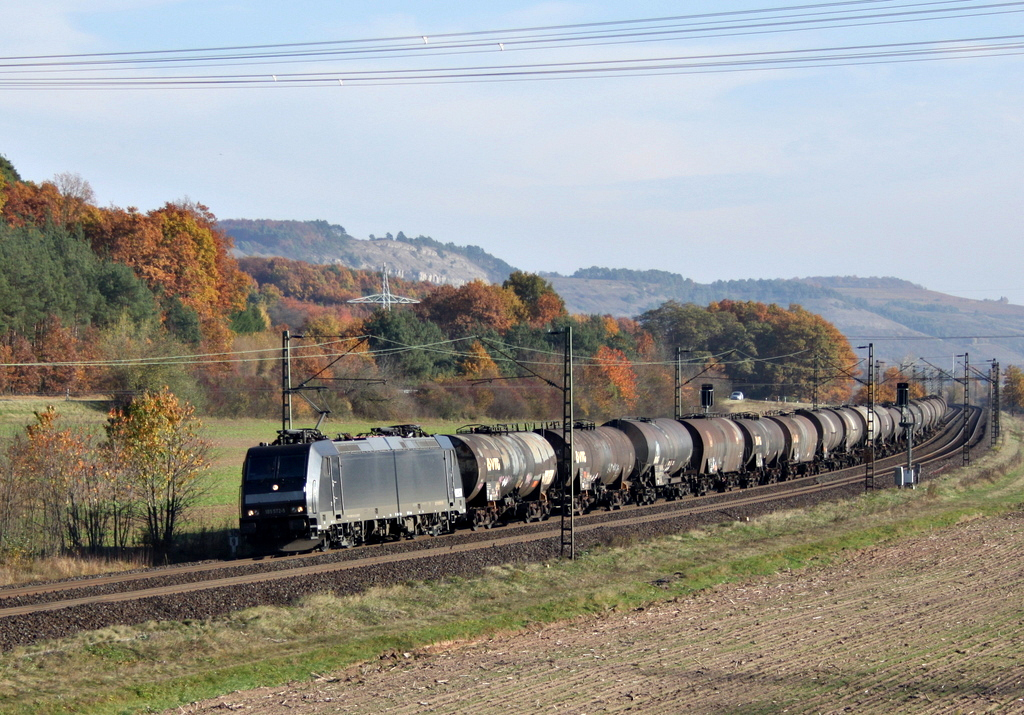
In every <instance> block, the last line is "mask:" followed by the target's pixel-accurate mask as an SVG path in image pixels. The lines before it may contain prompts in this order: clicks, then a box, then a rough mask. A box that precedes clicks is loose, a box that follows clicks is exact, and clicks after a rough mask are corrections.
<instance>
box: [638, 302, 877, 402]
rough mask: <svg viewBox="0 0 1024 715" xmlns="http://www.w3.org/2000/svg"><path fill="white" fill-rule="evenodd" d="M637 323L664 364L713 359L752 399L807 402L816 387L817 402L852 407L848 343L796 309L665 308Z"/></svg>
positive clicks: (748, 305) (737, 305) (746, 305)
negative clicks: (676, 354) (672, 358)
mask: <svg viewBox="0 0 1024 715" xmlns="http://www.w3.org/2000/svg"><path fill="white" fill-rule="evenodd" d="M639 322H640V324H641V325H642V326H643V327H645V328H646V329H648V330H649V331H650V332H651V333H652V334H653V335H654V336H655V338H656V340H659V341H660V342H661V344H662V346H663V348H664V349H665V356H666V357H668V350H670V349H674V348H675V347H677V346H678V347H682V348H685V349H687V350H690V351H692V352H691V354H695V355H700V354H704V355H707V356H708V357H709V358H711V357H714V359H715V360H717V361H718V362H719V363H720V364H721V365H722V366H723V368H724V369H725V370H726V372H727V374H728V376H729V378H730V380H732V381H733V383H734V385H736V386H740V387H742V389H743V391H744V392H746V393H747V394H748V395H749V396H751V397H758V398H763V397H773V396H790V397H797V398H799V399H803V400H809V399H810V398H811V396H812V394H813V392H814V387H815V385H816V386H817V394H818V400H819V401H820V402H826V403H829V402H831V403H839V402H845V401H847V400H849V399H850V395H851V393H852V385H853V378H854V376H855V369H856V364H857V358H856V356H855V355H854V354H853V350H852V349H851V348H850V345H849V342H848V341H847V340H846V338H845V337H843V335H842V334H841V333H840V332H839V330H838V329H836V327H835V326H834V325H832V324H831V323H829V322H828V321H826V320H825V319H824V318H822V317H821V316H819V315H816V314H814V313H811V312H809V311H807V310H804V309H803V308H802V307H800V306H799V305H791V306H790V307H789V308H788V309H785V308H781V307H780V306H778V305H765V304H764V303H757V302H754V301H745V302H744V301H731V300H723V301H719V302H717V303H711V304H710V305H709V306H708V307H707V308H701V307H699V306H696V305H693V304H687V305H680V304H679V303H676V302H674V301H669V302H668V303H665V304H663V305H662V306H660V307H659V308H656V309H654V310H650V311H647V312H646V313H644V314H643V315H641V316H640V318H639Z"/></svg>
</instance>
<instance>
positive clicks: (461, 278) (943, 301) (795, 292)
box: [220, 219, 1024, 369]
mask: <svg viewBox="0 0 1024 715" xmlns="http://www.w3.org/2000/svg"><path fill="white" fill-rule="evenodd" d="M220 227H221V228H222V229H224V231H225V232H227V233H228V235H230V236H231V237H232V238H233V239H234V241H235V252H236V253H237V254H238V255H250V256H283V257H285V258H292V259H296V260H304V261H309V262H311V263H340V264H342V265H345V266H349V267H350V268H359V269H363V270H379V269H380V267H381V265H382V264H384V263H387V265H388V270H389V272H390V273H391V274H392V275H398V276H400V277H402V278H406V279H409V280H420V281H430V282H432V283H438V284H441V283H449V284H453V285H461V284H463V283H466V282H468V281H471V280H474V279H482V280H485V281H489V282H491V283H501V282H502V281H504V280H505V278H507V277H508V274H509V273H511V272H512V271H513V270H515V269H514V268H513V267H512V266H510V265H509V264H508V263H506V262H505V261H503V260H501V259H499V258H496V257H494V256H492V255H490V254H489V253H487V252H486V251H484V250H483V249H482V248H479V247H477V246H465V247H462V246H456V245H454V244H452V243H441V242H439V241H435V240H434V239H432V238H428V237H424V236H418V237H416V238H407V237H406V236H405V235H404V234H403V233H401V232H399V234H398V235H397V236H394V237H392V236H391V235H390V234H388V235H387V236H386V237H384V238H376V237H373V236H371V237H370V239H369V240H364V239H358V238H354V237H352V236H350V235H349V234H348V233H346V231H345V229H344V228H343V227H341V226H337V225H332V224H329V223H327V222H326V221H270V220H258V221H252V220H245V219H232V220H225V221H221V222H220ZM542 275H544V277H545V278H546V279H547V280H549V281H551V283H552V284H553V285H554V287H555V290H557V291H558V293H559V294H560V295H561V296H562V298H563V299H564V300H565V303H566V307H567V308H568V309H569V310H570V312H573V313H586V314H593V313H598V314H609V315H613V316H627V317H636V316H637V315H639V314H641V313H643V312H644V311H646V310H650V309H651V308H656V307H658V306H659V305H661V304H662V303H664V302H665V301H668V300H675V301H678V302H680V303H696V304H698V305H707V304H708V303H710V302H711V301H716V300H723V299H727V298H728V299H732V300H756V301H760V302H762V303H777V304H779V305H782V306H788V305H789V304H791V303H798V304H800V305H802V306H803V307H804V308H806V309H807V310H810V311H812V312H814V313H818V314H819V315H821V316H823V317H824V318H825V319H826V320H828V321H829V322H831V323H833V324H834V325H835V326H836V327H837V328H839V330H840V331H842V333H843V334H844V335H846V336H847V338H849V340H850V342H851V343H852V344H853V346H854V347H857V346H858V345H862V344H864V343H865V342H867V340H868V339H871V340H872V341H873V342H874V343H875V354H876V356H877V357H878V359H879V360H884V361H886V362H887V363H889V364H893V363H897V362H899V361H901V360H903V359H907V358H909V359H912V360H916V359H917V358H919V357H924V358H926V359H928V360H929V361H930V362H932V363H935V364H937V365H939V366H941V367H943V368H946V369H949V368H951V367H952V365H953V356H954V355H955V354H960V353H962V352H963V351H964V347H965V341H964V340H963V339H962V338H958V339H955V340H936V339H931V338H929V337H928V336H931V335H938V336H950V337H958V336H980V337H978V338H976V339H974V340H972V341H971V342H970V343H968V344H967V350H968V351H969V352H970V353H971V355H972V358H973V359H977V360H979V361H980V360H984V359H989V358H995V359H997V360H999V361H1000V362H1002V363H1013V364H1017V365H1024V338H1014V339H1002V338H1000V339H996V338H993V337H991V336H1003V335H1024V306H1019V305H1012V304H1010V303H1008V302H1007V301H1005V300H1003V301H992V300H981V301H979V300H970V299H967V298H957V297H954V296H950V295H946V294H943V293H939V292H936V291H931V290H928V289H926V288H924V287H922V286H919V285H916V284H914V283H911V282H909V281H905V280H901V279H899V278H858V277H856V276H832V277H813V278H800V279H766V280H737V281H715V282H714V283H706V284H702V283H697V282H695V281H693V280H691V279H689V278H684V277H683V276H681V275H679V274H677V273H670V272H668V271H658V270H649V271H636V270H629V269H616V268H598V267H592V268H585V269H581V270H579V271H576V273H574V274H573V275H571V276H562V275H559V274H557V273H545V274H542ZM868 336H870V338H869V337H868ZM985 336H988V337H985Z"/></svg>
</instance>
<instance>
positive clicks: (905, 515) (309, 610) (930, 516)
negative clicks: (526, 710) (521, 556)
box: [0, 420, 1024, 713]
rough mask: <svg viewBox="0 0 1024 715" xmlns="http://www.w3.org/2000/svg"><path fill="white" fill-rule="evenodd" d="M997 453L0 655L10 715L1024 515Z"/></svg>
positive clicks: (626, 602)
mask: <svg viewBox="0 0 1024 715" xmlns="http://www.w3.org/2000/svg"><path fill="white" fill-rule="evenodd" d="M1005 424H1006V426H1005V434H1006V436H1005V437H1004V440H1003V443H1002V445H1001V446H1000V448H999V449H998V450H997V451H996V452H993V453H991V454H989V455H987V456H986V457H984V458H983V459H980V460H977V461H976V462H975V464H974V465H972V466H971V467H970V468H967V469H961V470H957V471H955V472H953V473H951V474H949V475H947V476H945V477H942V478H941V479H938V480H936V481H933V482H929V483H928V484H927V485H925V486H924V487H923V488H920V489H917V490H904V491H896V490H886V491H879V492H874V493H872V494H868V495H864V496H861V497H859V498H856V499H852V500H849V501H843V502H837V503H832V504H825V505H821V506H819V507H816V508H814V509H809V510H806V511H805V510H796V511H790V512H785V513H779V514H773V515H769V516H766V517H764V518H759V519H756V520H754V521H751V522H744V523H731V522H730V523H723V524H720V525H719V526H717V527H714V528H710V529H704V530H700V531H692V532H688V533H684V534H678V535H675V536H671V537H666V538H662V539H659V540H657V541H655V542H652V543H648V544H644V545H633V544H630V545H625V546H620V547H614V548H603V549H596V550H594V551H592V552H589V553H585V554H582V555H581V557H580V558H579V559H578V560H577V561H575V562H573V563H559V562H554V563H548V564H531V565H516V566H506V567H502V568H494V569H490V570H489V571H488V572H487V573H486V574H484V575H482V576H480V577H478V578H472V579H455V580H452V581H447V582H442V583H408V584H405V585H402V586H397V587H393V588H382V589H375V590H373V591H371V592H368V593H365V594H362V595H359V596H354V597H345V598H336V597H334V596H332V595H329V594H324V595H320V596H315V597H310V598H306V599H303V600H302V601H301V602H299V603H296V604H294V605H293V606H292V607H288V608H277V607H267V608H258V609H251V610H247V611H244V612H239V613H236V614H233V615H231V616H230V617H226V618H221V619H215V620H212V621H195V622H189V623H149V624H146V625H143V626H138V627H117V628H109V629H105V630H103V631H99V632H94V633H88V634H81V635H79V636H76V637H73V638H69V639H66V640H63V641H60V642H55V643H45V644H39V645H37V646H32V647H27V648H19V649H17V650H16V651H14V652H12V653H6V654H3V655H2V656H0V671H2V672H3V674H4V675H3V679H2V680H0V710H3V712H5V713H34V712H47V713H51V712H76V713H79V712H91V713H126V712H140V711H147V710H148V709H161V708H169V707H174V706H176V705H179V704H183V703H188V702H191V701H194V700H198V699H202V698H206V697H211V696H214V695H217V694H221V693H227V692H231V691H234V690H240V689H248V688H252V687H256V686H264V685H274V684H279V683H282V682H285V681H289V680H302V679H308V678H310V677H311V676H312V675H313V674H317V673H324V672H327V671H330V670H332V669H337V668H341V667H344V666H346V665H349V664H352V663H356V662H359V661H362V660H366V659H373V658H375V657H376V656H377V655H378V654H380V653H382V652H387V651H400V652H401V651H408V650H411V649H414V648H416V647H419V646H423V645H426V644H430V643H437V642H445V641H455V640H460V639H475V638H481V637H485V636H488V635H492V634H495V633H498V632H506V631H514V630H516V629H521V628H524V627H527V626H529V625H531V624H537V623H550V622H555V621H560V620H564V619H572V618H574V617H577V616H581V615H586V614H594V613H601V612H607V611H612V610H625V609H632V608H635V607H638V606H641V605H644V604H648V603H652V602H657V601H664V600H670V599H673V598H678V597H683V596H686V595H688V594H692V593H693V592H695V591H698V590H701V589H705V588H708V587H710V586H713V585H715V584H720V583H728V582H741V581H745V580H748V579H751V578H757V577H758V576H761V575H764V574H769V573H773V572H777V571H779V570H782V569H800V568H812V567H817V566H822V565H828V564H831V563H835V562H837V561H840V560H842V559H843V558H845V556H844V554H849V553H851V552H852V550H856V549H861V548H865V547H868V546H871V545H875V544H882V543H886V542H889V541H892V540H895V539H899V538H901V537H906V536H911V535H917V534H921V533H925V532H928V531H930V530H934V529H941V528H945V527H948V526H950V525H954V524H956V523H958V522H960V521H963V520H966V519H975V518H980V517H985V516H991V515H997V514H1000V513H1006V512H1009V511H1012V510H1019V509H1020V508H1021V506H1022V503H1024V468H1022V466H1021V464H1022V459H1024V457H1022V455H1024V451H1022V440H1024V434H1022V432H1024V428H1022V426H1021V425H1020V424H1019V423H1017V422H1011V421H1010V420H1006V421H1005Z"/></svg>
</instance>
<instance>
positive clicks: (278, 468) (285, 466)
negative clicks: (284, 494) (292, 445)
mask: <svg viewBox="0 0 1024 715" xmlns="http://www.w3.org/2000/svg"><path fill="white" fill-rule="evenodd" d="M305 476H306V452H302V453H300V454H251V453H250V454H249V459H248V460H247V462H246V470H245V480H246V481H248V482H258V481H263V480H267V479H276V480H284V479H290V478H299V479H304V478H305Z"/></svg>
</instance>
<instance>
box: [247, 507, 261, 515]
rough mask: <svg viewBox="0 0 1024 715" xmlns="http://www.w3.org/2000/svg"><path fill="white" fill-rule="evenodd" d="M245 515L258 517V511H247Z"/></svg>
mask: <svg viewBox="0 0 1024 715" xmlns="http://www.w3.org/2000/svg"><path fill="white" fill-rule="evenodd" d="M245 515H246V516H259V515H260V510H259V509H249V510H248V511H246V512H245Z"/></svg>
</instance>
